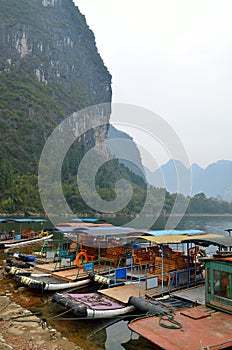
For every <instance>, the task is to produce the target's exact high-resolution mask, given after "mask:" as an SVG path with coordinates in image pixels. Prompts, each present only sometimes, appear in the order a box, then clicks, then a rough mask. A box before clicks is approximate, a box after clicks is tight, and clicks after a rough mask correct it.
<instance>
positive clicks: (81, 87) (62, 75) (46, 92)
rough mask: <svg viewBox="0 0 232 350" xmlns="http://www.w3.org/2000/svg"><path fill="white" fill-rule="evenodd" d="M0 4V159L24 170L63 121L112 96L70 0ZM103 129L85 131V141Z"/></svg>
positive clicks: (106, 76) (30, 167) (89, 141)
mask: <svg viewBox="0 0 232 350" xmlns="http://www.w3.org/2000/svg"><path fill="white" fill-rule="evenodd" d="M0 9H1V11H0V134H1V138H0V160H1V159H2V160H5V159H7V161H8V162H10V163H11V164H13V165H14V168H15V169H16V170H18V171H20V172H27V173H28V172H29V173H30V172H34V171H36V167H37V164H38V159H39V156H40V153H41V150H42V148H43V145H44V143H45V141H46V139H47V137H48V135H49V134H50V133H51V131H52V130H53V129H54V127H55V126H56V125H58V123H59V122H60V121H61V120H63V119H64V118H66V117H67V116H69V115H70V114H71V113H72V112H74V111H77V110H80V109H82V108H84V107H87V106H91V105H94V104H99V103H104V102H110V101H111V76H110V74H109V72H108V70H107V68H106V67H105V66H104V63H103V61H102V59H101V57H100V55H99V53H98V51H97V48H96V45H95V39H94V35H93V33H92V31H91V30H90V29H89V27H88V25H87V23H86V20H85V17H84V16H83V15H82V14H81V13H80V12H79V10H78V8H77V7H76V6H75V5H74V3H73V1H72V0H0ZM86 118H88V116H86ZM105 118H106V121H107V122H108V120H109V115H107V116H105ZM106 133H107V127H103V128H99V129H98V130H95V131H92V132H90V133H88V134H87V135H86V136H85V138H84V140H82V141H83V144H84V147H87V148H88V147H90V146H92V145H94V144H95V143H96V139H98V138H100V139H104V138H105V136H106ZM82 146H83V145H82Z"/></svg>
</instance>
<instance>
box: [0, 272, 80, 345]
mask: <svg viewBox="0 0 232 350" xmlns="http://www.w3.org/2000/svg"><path fill="white" fill-rule="evenodd" d="M3 278H4V270H3V269H2V268H1V267H0V283H1V282H2V280H3ZM12 349H15V350H82V349H81V348H80V347H79V346H77V345H76V344H74V343H72V342H70V341H69V340H68V339H67V338H64V337H63V336H62V335H61V333H59V332H58V331H56V330H55V329H54V328H51V327H48V326H47V325H46V323H43V322H42V320H41V319H40V318H39V317H37V316H35V315H33V314H32V313H31V312H30V311H28V310H27V309H25V308H23V307H22V306H20V305H19V304H17V303H16V302H14V301H12V298H11V293H10V291H8V290H2V288H1V292H0V350H12Z"/></svg>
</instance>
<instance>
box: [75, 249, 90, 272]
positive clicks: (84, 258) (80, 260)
mask: <svg viewBox="0 0 232 350" xmlns="http://www.w3.org/2000/svg"><path fill="white" fill-rule="evenodd" d="M84 262H86V263H87V262H88V255H87V254H86V252H80V253H79V254H77V256H76V259H75V263H76V265H77V267H80V268H82V267H84Z"/></svg>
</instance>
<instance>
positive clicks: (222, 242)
mask: <svg viewBox="0 0 232 350" xmlns="http://www.w3.org/2000/svg"><path fill="white" fill-rule="evenodd" d="M187 240H188V241H190V242H194V243H197V244H199V245H200V244H201V243H203V244H208V245H211V244H212V245H217V246H223V247H232V237H231V236H221V235H212V234H211V235H207V236H205V235H202V236H195V237H190V238H187Z"/></svg>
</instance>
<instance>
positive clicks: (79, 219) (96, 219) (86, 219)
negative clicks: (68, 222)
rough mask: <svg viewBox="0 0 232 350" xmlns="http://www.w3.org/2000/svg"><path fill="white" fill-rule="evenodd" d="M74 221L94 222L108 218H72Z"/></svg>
mask: <svg viewBox="0 0 232 350" xmlns="http://www.w3.org/2000/svg"><path fill="white" fill-rule="evenodd" d="M72 221H76V222H92V223H96V222H106V220H104V219H100V218H74V219H72Z"/></svg>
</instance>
